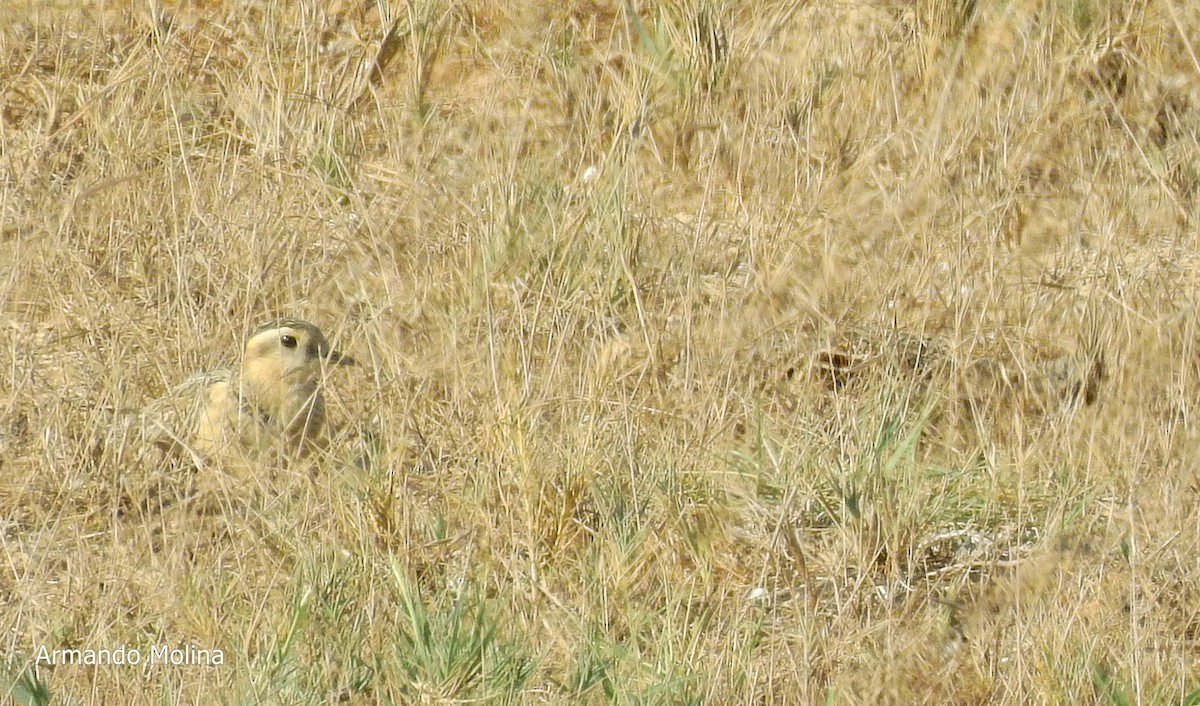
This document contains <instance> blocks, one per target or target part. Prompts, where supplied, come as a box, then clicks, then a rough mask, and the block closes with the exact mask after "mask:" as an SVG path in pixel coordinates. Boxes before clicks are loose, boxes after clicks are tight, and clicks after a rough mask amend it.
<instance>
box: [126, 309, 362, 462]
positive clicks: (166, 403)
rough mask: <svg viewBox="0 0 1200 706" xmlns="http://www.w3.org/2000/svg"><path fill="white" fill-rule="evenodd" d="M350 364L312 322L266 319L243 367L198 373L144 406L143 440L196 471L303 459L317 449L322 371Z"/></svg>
mask: <svg viewBox="0 0 1200 706" xmlns="http://www.w3.org/2000/svg"><path fill="white" fill-rule="evenodd" d="M355 364H356V361H355V360H354V359H353V358H352V357H350V356H348V355H346V354H344V353H341V352H339V351H337V350H334V349H333V348H332V347H331V346H330V345H329V342H328V341H327V340H326V339H325V335H324V334H323V333H321V330H320V329H319V328H317V327H316V326H314V325H313V324H311V323H309V322H307V321H304V320H302V319H296V318H280V319H275V320H272V321H269V322H267V323H264V324H262V325H261V326H259V327H258V328H256V329H254V330H253V331H252V332H251V333H250V335H249V336H248V337H247V339H246V344H245V348H244V350H243V352H242V358H241V365H240V367H238V368H225V369H219V370H211V371H205V372H199V373H195V374H193V375H191V376H190V377H188V378H187V379H186V380H185V381H184V382H183V383H181V384H180V385H178V386H177V387H175V388H173V389H172V390H171V391H169V392H168V393H167V394H166V395H164V396H163V397H161V398H159V399H158V400H156V401H154V402H153V403H151V404H150V405H148V406H147V407H146V408H145V409H144V410H143V411H142V413H141V415H140V424H139V426H140V428H141V430H142V437H143V439H144V440H145V441H147V442H149V443H150V444H152V445H153V446H156V447H157V448H159V449H160V450H162V451H163V452H164V453H173V454H178V453H181V452H182V453H184V454H186V455H189V456H190V457H191V458H192V459H193V462H194V463H195V464H196V465H198V466H199V465H202V464H203V463H204V462H205V461H211V460H215V459H218V458H225V457H228V456H230V455H231V454H241V455H243V456H257V455H262V454H265V453H280V454H282V455H283V456H284V457H288V458H290V457H303V456H305V455H307V454H308V453H310V452H311V451H312V450H313V449H314V448H317V447H319V446H320V443H321V434H322V431H323V427H324V425H325V398H324V396H323V395H322V394H321V383H322V380H323V376H324V371H325V367H326V366H328V365H332V366H346V365H355Z"/></svg>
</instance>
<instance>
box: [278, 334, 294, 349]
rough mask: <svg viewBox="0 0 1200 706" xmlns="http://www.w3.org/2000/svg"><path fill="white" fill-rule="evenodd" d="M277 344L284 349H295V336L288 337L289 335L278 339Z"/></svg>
mask: <svg viewBox="0 0 1200 706" xmlns="http://www.w3.org/2000/svg"><path fill="white" fill-rule="evenodd" d="M279 342H280V343H281V344H282V345H283V347H284V348H295V347H296V337H295V336H289V335H286V334H285V335H283V336H280V337H279Z"/></svg>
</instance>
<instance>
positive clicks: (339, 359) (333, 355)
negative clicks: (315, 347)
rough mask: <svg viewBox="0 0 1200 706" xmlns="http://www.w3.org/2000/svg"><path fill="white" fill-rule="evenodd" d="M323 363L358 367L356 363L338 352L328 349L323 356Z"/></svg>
mask: <svg viewBox="0 0 1200 706" xmlns="http://www.w3.org/2000/svg"><path fill="white" fill-rule="evenodd" d="M325 362H326V363H331V364H333V365H358V361H356V360H355V359H353V358H351V357H350V356H348V355H346V354H345V353H342V352H340V351H335V350H333V349H330V350H329V352H328V353H326V354H325Z"/></svg>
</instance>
